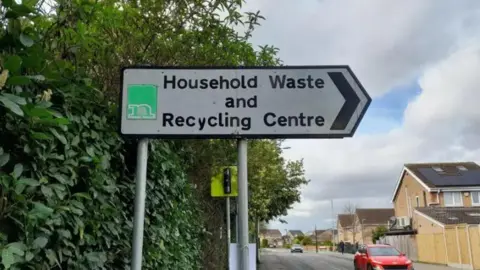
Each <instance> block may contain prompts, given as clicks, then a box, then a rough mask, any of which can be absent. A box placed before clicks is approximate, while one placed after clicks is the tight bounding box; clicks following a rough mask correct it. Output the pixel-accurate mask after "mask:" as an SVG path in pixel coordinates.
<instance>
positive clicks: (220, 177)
mask: <svg viewBox="0 0 480 270" xmlns="http://www.w3.org/2000/svg"><path fill="white" fill-rule="evenodd" d="M226 173H227V174H228V175H229V176H228V178H229V180H230V194H227V193H225V188H226V186H225V185H224V183H225V180H226V177H227V176H226V175H225V174H226ZM227 189H228V188H227ZM210 193H211V195H212V197H237V196H238V169H237V166H223V167H219V168H217V169H216V170H215V173H214V175H213V177H212V179H211V185H210Z"/></svg>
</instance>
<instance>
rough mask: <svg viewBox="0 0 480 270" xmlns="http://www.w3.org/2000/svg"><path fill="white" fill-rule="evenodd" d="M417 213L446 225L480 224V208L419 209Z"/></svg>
mask: <svg viewBox="0 0 480 270" xmlns="http://www.w3.org/2000/svg"><path fill="white" fill-rule="evenodd" d="M415 212H416V213H420V215H422V216H425V217H427V218H430V219H433V220H435V221H437V222H438V223H441V224H445V225H454V224H475V225H478V224H480V207H418V208H416V209H415Z"/></svg>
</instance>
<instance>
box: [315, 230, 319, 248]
mask: <svg viewBox="0 0 480 270" xmlns="http://www.w3.org/2000/svg"><path fill="white" fill-rule="evenodd" d="M315 250H316V251H317V253H318V237H317V224H315Z"/></svg>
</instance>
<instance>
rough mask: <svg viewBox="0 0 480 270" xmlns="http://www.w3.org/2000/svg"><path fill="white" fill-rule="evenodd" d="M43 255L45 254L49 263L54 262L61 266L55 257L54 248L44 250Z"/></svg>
mask: <svg viewBox="0 0 480 270" xmlns="http://www.w3.org/2000/svg"><path fill="white" fill-rule="evenodd" d="M45 255H47V258H48V260H49V261H50V265H53V264H55V263H56V264H57V266H59V268H61V267H60V263H59V262H58V259H57V254H56V253H55V251H54V250H51V249H49V250H47V251H45Z"/></svg>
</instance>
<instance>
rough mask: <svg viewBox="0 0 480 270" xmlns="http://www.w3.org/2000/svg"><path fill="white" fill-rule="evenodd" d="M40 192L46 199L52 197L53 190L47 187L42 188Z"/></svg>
mask: <svg viewBox="0 0 480 270" xmlns="http://www.w3.org/2000/svg"><path fill="white" fill-rule="evenodd" d="M40 189H41V191H42V193H43V196H45V197H46V198H51V197H53V190H52V188H51V187H48V186H42V187H41V188H40Z"/></svg>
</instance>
